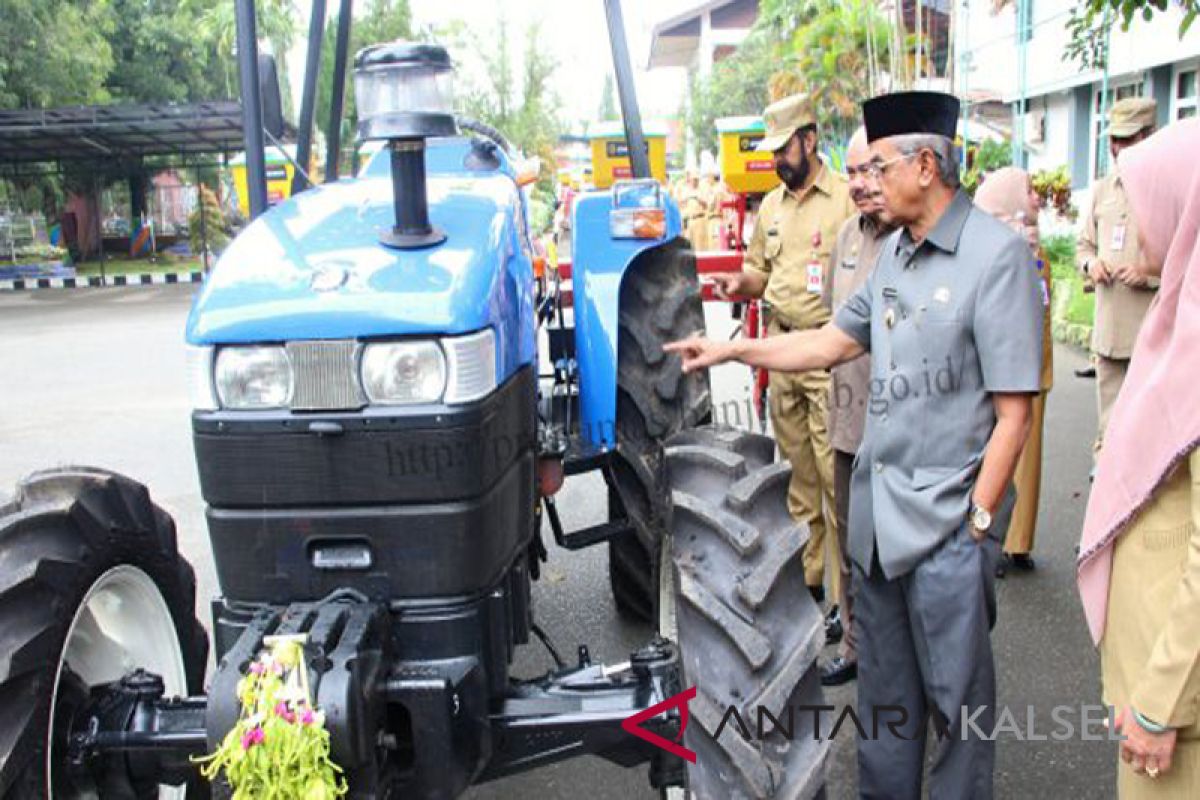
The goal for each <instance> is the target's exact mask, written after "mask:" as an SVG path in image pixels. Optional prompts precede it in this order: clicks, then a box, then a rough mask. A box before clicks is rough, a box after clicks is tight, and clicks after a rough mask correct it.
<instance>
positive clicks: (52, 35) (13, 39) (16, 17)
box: [0, 0, 114, 108]
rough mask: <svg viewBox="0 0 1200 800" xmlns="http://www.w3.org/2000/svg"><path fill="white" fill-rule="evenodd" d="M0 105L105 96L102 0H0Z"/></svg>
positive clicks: (108, 23) (109, 61)
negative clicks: (85, 0)
mask: <svg viewBox="0 0 1200 800" xmlns="http://www.w3.org/2000/svg"><path fill="white" fill-rule="evenodd" d="M0 20H3V22H0V108H45V107H48V106H56V105H68V104H89V103H102V102H104V101H106V100H108V91H107V89H106V88H105V85H104V81H105V78H106V77H107V75H108V73H109V71H110V70H111V69H112V66H113V53H112V48H111V46H110V44H109V37H110V36H111V35H112V33H113V30H114V26H113V19H112V14H111V7H110V4H109V2H108V1H107V0H90V1H89V2H70V1H69V0H0Z"/></svg>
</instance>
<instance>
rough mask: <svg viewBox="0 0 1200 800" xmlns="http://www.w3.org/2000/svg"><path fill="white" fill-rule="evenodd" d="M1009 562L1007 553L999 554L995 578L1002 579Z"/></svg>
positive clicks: (1006, 571) (1006, 572)
mask: <svg viewBox="0 0 1200 800" xmlns="http://www.w3.org/2000/svg"><path fill="white" fill-rule="evenodd" d="M1010 562H1011V559H1010V558H1009V557H1008V553H1001V554H1000V560H999V561H997V562H996V577H997V578H1000V579H1001V580H1003V579H1004V576H1005V575H1007V574H1008V565H1009V563H1010Z"/></svg>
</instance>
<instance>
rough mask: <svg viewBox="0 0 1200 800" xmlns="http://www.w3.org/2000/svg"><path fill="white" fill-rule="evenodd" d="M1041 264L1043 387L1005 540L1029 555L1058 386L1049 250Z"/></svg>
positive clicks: (1035, 401)
mask: <svg viewBox="0 0 1200 800" xmlns="http://www.w3.org/2000/svg"><path fill="white" fill-rule="evenodd" d="M1037 263H1038V278H1039V279H1040V280H1041V282H1042V309H1043V311H1042V378H1041V389H1040V390H1039V391H1038V394H1037V397H1035V398H1033V421H1032V422H1031V423H1030V426H1029V437H1028V438H1027V439H1026V440H1025V447H1024V449H1022V450H1021V457H1020V459H1019V460H1018V461H1017V469H1016V472H1014V473H1013V485H1014V486H1015V487H1016V489H1017V504H1016V505H1015V506H1014V507H1013V513H1012V519H1011V521H1010V522H1009V523H1008V533H1007V534H1006V536H1005V539H1004V552H1006V553H1009V554H1013V555H1021V554H1024V555H1028V554H1029V553H1030V552H1032V551H1033V538H1034V534H1035V533H1036V532H1037V517H1038V505H1039V502H1040V500H1041V494H1042V431H1043V428H1044V427H1045V423H1046V396H1047V395H1048V394H1050V389H1051V388H1052V387H1053V386H1054V327H1053V324H1052V321H1051V313H1050V307H1051V300H1052V296H1053V292H1052V289H1051V286H1052V283H1053V279H1052V276H1051V274H1050V262H1049V261H1047V260H1046V255H1045V253H1042V252H1040V251H1039V252H1038V254H1037Z"/></svg>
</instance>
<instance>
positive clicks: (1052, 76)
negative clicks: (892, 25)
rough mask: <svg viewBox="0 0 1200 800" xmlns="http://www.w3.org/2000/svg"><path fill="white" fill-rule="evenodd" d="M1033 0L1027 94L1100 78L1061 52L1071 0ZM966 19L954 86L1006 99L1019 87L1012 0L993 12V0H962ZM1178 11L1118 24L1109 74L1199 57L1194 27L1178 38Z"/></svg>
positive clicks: (1198, 38) (1173, 8) (958, 43)
mask: <svg viewBox="0 0 1200 800" xmlns="http://www.w3.org/2000/svg"><path fill="white" fill-rule="evenodd" d="M1029 1H1030V2H1032V4H1033V7H1032V19H1033V32H1032V36H1031V38H1030V39H1029V43H1028V46H1027V48H1026V59H1027V61H1026V64H1027V68H1026V87H1027V94H1028V95H1029V96H1036V95H1041V94H1045V93H1048V92H1052V91H1057V90H1062V89H1069V88H1071V87H1072V86H1075V85H1079V84H1083V83H1096V82H1099V81H1100V80H1101V79H1102V74H1101V73H1100V72H1099V71H1081V70H1080V69H1079V68H1078V66H1077V64H1076V63H1075V62H1074V61H1071V60H1068V59H1067V58H1065V57H1064V55H1063V49H1064V47H1065V46H1066V43H1067V40H1068V36H1067V30H1066V23H1067V20H1068V18H1069V12H1070V10H1071V8H1072V7H1073V6H1074V5H1076V4H1075V3H1073V2H1070V0H1029ZM962 2H963V3H964V5H960V9H962V8H963V7H964V6H965V7H966V9H967V11H966V13H965V14H964V15H963V16H964V17H965V18H966V23H965V25H964V26H963V27H965V30H960V31H959V33H958V34H957V36H956V39H957V41H956V47H957V48H958V50H959V54H958V55H959V61H958V64H959V70H960V74H959V79H958V84H959V86H958V88H959V91H960V92H961V91H962V88H963V85H964V84H963V81H964V80H965V81H966V86H967V87H968V88H970V89H971V90H978V89H990V90H993V91H995V92H997V93H999V94H1000V95H1002V96H1003V97H1004V98H1005V99H1006V100H1008V101H1009V102H1011V101H1012V100H1013V99H1015V97H1016V96H1018V94H1019V93H1020V89H1021V86H1020V72H1019V70H1018V63H1019V59H1018V47H1017V37H1016V1H1015V0H1012V1H1011V2H1009V3H1008V5H1006V6H1005V7H1004V8H1003V9H1001V10H1000V11H999V12H997V13H995V14H993V13H992V7H993V4H992V0H962ZM1181 18H1182V11H1181V9H1179V8H1178V7H1177V6H1175V5H1174V4H1172V5H1171V6H1170V7H1169V8H1168V10H1167V11H1165V12H1159V13H1156V14H1155V15H1154V18H1153V19H1152V20H1151V21H1150V22H1145V21H1144V20H1142V19H1140V18H1138V19H1136V20H1134V22H1133V24H1132V25H1131V26H1130V29H1129V31H1127V32H1126V31H1121V30H1120V26H1117V28H1116V29H1115V30H1114V32H1113V36H1112V41H1111V45H1110V51H1109V75H1110V77H1115V76H1121V75H1126V74H1132V73H1136V72H1141V71H1144V70H1148V69H1151V68H1153V67H1156V66H1159V65H1161V64H1170V63H1173V62H1176V61H1181V60H1186V59H1189V58H1191V59H1195V58H1197V57H1200V36H1196V35H1195V33H1194V32H1193V33H1192V34H1191V35H1189V36H1186V37H1185V38H1184V39H1183V40H1182V41H1181V40H1180V39H1179V35H1178V31H1179V22H1180V20H1181ZM968 53H969V56H970V67H969V70H968V72H967V74H966V75H965V76H964V75H963V74H962V63H963V62H962V58H963V56H964V55H967V54H968Z"/></svg>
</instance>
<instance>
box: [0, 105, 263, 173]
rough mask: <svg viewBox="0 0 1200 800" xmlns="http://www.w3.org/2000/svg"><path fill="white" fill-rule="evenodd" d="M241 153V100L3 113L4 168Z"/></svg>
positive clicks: (0, 158)
mask: <svg viewBox="0 0 1200 800" xmlns="http://www.w3.org/2000/svg"><path fill="white" fill-rule="evenodd" d="M241 149H242V107H241V104H240V103H239V102H237V101H236V100H218V101H212V102H205V103H185V104H173V103H153V104H148V105H110V106H66V107H61V108H45V109H34V110H22V111H0V164H19V163H31V162H46V161H74V160H84V159H86V160H89V161H94V160H96V159H119V158H137V157H141V156H159V155H162V156H166V155H181V154H190V153H231V152H236V151H240V150H241Z"/></svg>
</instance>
